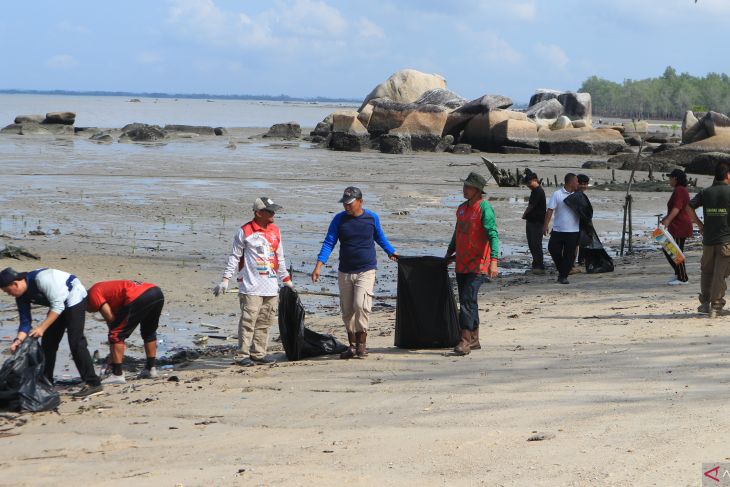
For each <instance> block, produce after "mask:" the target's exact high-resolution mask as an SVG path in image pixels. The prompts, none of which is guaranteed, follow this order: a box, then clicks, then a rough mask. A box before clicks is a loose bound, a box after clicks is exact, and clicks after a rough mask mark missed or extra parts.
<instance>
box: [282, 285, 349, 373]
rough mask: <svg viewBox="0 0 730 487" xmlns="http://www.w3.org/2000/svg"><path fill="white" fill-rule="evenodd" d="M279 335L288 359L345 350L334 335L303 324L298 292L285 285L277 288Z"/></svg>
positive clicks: (302, 309) (299, 358) (302, 310)
mask: <svg viewBox="0 0 730 487" xmlns="http://www.w3.org/2000/svg"><path fill="white" fill-rule="evenodd" d="M279 335H280V336H281V343H282V345H284V351H285V352H286V358H287V359H288V360H301V359H303V358H307V357H318V356H320V355H331V354H333V353H342V352H344V351H345V350H347V345H345V344H344V343H341V342H338V341H337V340H336V339H335V337H333V336H332V335H328V334H325V333H317V332H316V331H312V330H310V329H309V328H306V327H305V326H304V306H302V302H301V301H300V300H299V294H297V292H296V291H294V290H293V289H291V288H290V287H287V286H282V288H281V290H279Z"/></svg>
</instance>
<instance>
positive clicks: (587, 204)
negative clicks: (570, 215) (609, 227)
mask: <svg viewBox="0 0 730 487" xmlns="http://www.w3.org/2000/svg"><path fill="white" fill-rule="evenodd" d="M565 204H566V205H568V207H570V208H571V209H573V211H575V212H576V213H577V214H578V218H579V220H580V241H579V243H578V244H579V246H580V248H581V252H582V253H583V259H584V261H585V265H586V272H587V273H588V274H598V273H601V272H613V269H614V265H613V259H612V258H611V256H609V255H608V253H607V252H606V250H605V249H604V248H603V244H602V243H601V240H600V239H599V238H598V232H596V229H595V227H594V226H593V206H592V205H591V201H590V200H589V199H588V196H586V195H585V193H583V192H582V191H576V192H574V193H573V194H571V195H570V196H568V197H567V198H565Z"/></svg>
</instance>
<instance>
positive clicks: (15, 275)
mask: <svg viewBox="0 0 730 487" xmlns="http://www.w3.org/2000/svg"><path fill="white" fill-rule="evenodd" d="M0 288H1V289H2V290H3V291H4V292H5V293H6V294H8V295H10V296H12V297H14V298H15V303H16V304H17V306H18V315H19V316H20V326H19V327H18V335H17V336H16V337H15V339H14V340H13V343H12V344H11V345H10V350H11V351H12V352H15V350H17V348H18V347H19V346H20V344H21V343H22V342H23V340H26V339H28V337H31V338H42V340H41V348H42V349H43V355H44V359H45V366H44V370H43V373H44V374H45V376H46V377H47V378H48V380H49V381H51V382H53V368H54V366H55V365H56V353H57V352H58V346H59V344H60V343H61V339H62V338H63V334H64V333H67V336H68V346H69V348H70V349H71V357H72V358H73V361H74V364H76V368H77V369H78V371H79V375H80V376H81V379H82V380H83V381H84V383H85V385H84V386H83V387H82V389H81V390H80V391H78V392H76V393H75V394H74V396H76V397H85V396H90V395H93V394H98V393H100V392H101V391H102V386H101V381H100V380H99V377H98V376H97V375H96V372H95V371H94V363H93V361H92V360H91V354H89V349H88V348H87V342H86V337H85V336H84V321H85V317H86V289H85V288H84V286H83V285H82V284H81V281H79V279H78V278H77V277H76V276H74V275H73V274H69V273H68V272H63V271H59V270H57V269H45V268H43V269H36V270H34V271H30V272H16V271H15V270H14V269H12V268H11V267H7V268H5V269H3V270H2V271H0ZM33 304H39V305H41V306H47V307H48V308H49V309H48V313H47V315H46V317H45V318H44V319H43V320H42V321H41V322H40V323H38V324H37V325H36V326H35V327H32V324H33V320H32V317H31V313H30V310H31V305H33Z"/></svg>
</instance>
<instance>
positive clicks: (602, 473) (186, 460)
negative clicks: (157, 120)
mask: <svg viewBox="0 0 730 487" xmlns="http://www.w3.org/2000/svg"><path fill="white" fill-rule="evenodd" d="M254 132H255V131H254ZM259 132H260V131H259ZM231 138H233V139H234V141H236V142H237V149H236V150H235V151H232V150H230V149H226V147H225V145H226V143H227V142H228V141H227V140H225V141H221V140H220V138H219V139H218V140H216V139H212V138H211V139H201V138H198V139H195V140H190V141H186V140H180V141H174V142H171V143H168V144H166V145H162V146H151V147H148V146H137V145H128V144H112V145H104V146H100V145H96V144H93V143H91V142H88V141H84V140H72V141H56V140H53V139H50V140H47V139H44V140H40V139H38V140H35V139H33V140H27V139H24V140H18V139H17V138H15V137H1V138H0V160H1V161H2V164H3V171H2V174H0V183H2V184H3V188H5V190H4V191H3V193H2V195H0V201H2V205H3V209H4V210H5V211H4V212H3V214H2V219H1V220H0V233H1V234H3V235H4V237H3V239H2V240H3V241H4V242H7V243H13V244H15V245H22V246H24V247H27V248H28V249H30V250H32V251H33V252H36V253H39V254H40V255H41V256H42V260H41V261H40V262H37V261H24V262H18V261H11V260H2V261H0V265H2V266H5V265H13V266H15V267H16V268H19V269H25V268H30V267H35V266H40V265H42V266H52V267H59V268H63V269H67V270H70V271H73V272H74V273H75V274H76V275H78V276H79V278H80V279H81V280H82V282H84V283H87V284H90V283H92V282H95V281H97V280H102V279H114V278H134V279H143V280H151V281H153V282H155V283H157V284H159V285H160V286H161V287H162V288H163V289H164V291H165V294H166V296H167V304H166V313H167V314H166V315H165V316H164V317H163V320H162V321H163V323H164V324H165V328H163V329H162V330H161V331H162V333H161V335H162V336H163V337H164V338H165V339H167V340H170V341H172V342H179V344H180V345H185V344H186V340H188V339H189V338H190V336H191V334H192V333H196V332H198V331H199V330H201V329H202V328H203V324H213V325H216V326H221V327H222V328H221V329H222V330H224V331H225V332H226V334H228V335H233V334H235V326H236V322H237V313H238V308H237V300H236V297H235V295H234V294H229V295H226V296H224V297H222V298H218V299H214V298H213V296H212V295H211V294H210V288H211V287H212V285H213V284H214V283H215V282H216V280H217V279H218V276H219V273H220V270H221V266H222V262H223V259H224V258H225V255H226V253H227V251H228V248H229V246H230V239H231V237H232V235H233V232H234V231H235V230H236V228H237V227H238V226H239V225H240V224H242V223H243V222H245V221H246V220H247V219H248V217H249V215H250V210H249V208H250V204H251V201H252V200H253V199H254V198H255V197H257V196H260V195H262V194H266V195H268V196H271V197H272V198H274V199H275V200H277V202H278V203H280V204H282V205H283V206H284V207H285V211H283V212H282V213H281V215H279V216H278V222H277V223H278V224H279V225H280V226H281V228H282V233H283V237H284V245H285V249H286V253H287V254H288V257H289V260H290V261H291V263H292V265H293V267H294V270H295V275H294V281H295V284H296V285H297V286H298V287H299V288H300V289H302V290H304V291H314V292H316V291H320V292H321V291H325V292H336V283H335V280H334V278H333V277H334V275H335V274H334V268H332V267H330V272H329V273H328V274H326V276H330V277H327V278H325V279H323V282H322V283H321V284H318V285H317V286H312V285H311V284H308V283H307V276H306V274H305V273H306V272H309V271H310V270H311V268H312V266H313V264H314V260H315V258H316V254H317V251H318V249H319V243H320V242H321V239H322V238H323V236H324V233H325V231H326V226H327V224H328V222H329V220H330V218H331V217H332V215H333V214H334V213H335V212H337V211H339V205H338V204H337V199H338V198H339V196H340V194H341V191H342V188H343V187H344V186H346V185H348V184H357V185H359V186H360V187H361V188H362V189H363V191H364V193H365V199H366V206H368V207H370V208H372V209H374V210H375V211H377V212H378V213H379V214H380V215H381V219H382V221H383V225H384V228H385V231H386V233H387V234H388V236H389V238H390V239H391V241H392V242H393V244H394V245H395V246H396V248H397V249H398V250H399V252H400V253H401V254H404V255H406V254H410V255H413V254H416V255H426V254H435V255H441V254H442V253H443V252H444V249H445V247H446V245H447V244H448V241H449V239H450V236H451V231H452V225H453V212H454V210H455V207H456V205H457V204H458V203H459V202H460V186H461V183H460V181H459V178H463V177H464V176H465V175H466V174H467V173H468V172H469V171H471V170H480V171H482V172H483V173H484V174H486V170H485V169H484V168H483V166H482V165H481V162H480V159H479V157H478V155H474V156H457V155H451V154H416V155H408V156H405V155H399V156H389V155H384V154H380V153H369V152H365V153H336V152H330V151H323V150H316V149H312V148H311V147H310V146H309V144H304V143H302V144H298V145H294V146H292V145H291V144H289V145H286V146H282V145H277V144H276V143H274V142H268V141H264V142H262V141H253V142H251V141H248V139H247V132H244V131H241V133H240V134H235V133H234V134H233V135H232V136H231ZM246 141H248V143H246ZM590 157H591V159H595V157H594V156H590ZM490 159H492V160H494V161H495V162H497V163H498V164H500V165H504V166H505V167H506V168H512V169H514V168H517V167H519V168H521V169H523V168H524V167H530V169H532V170H534V171H536V172H538V173H540V174H541V175H543V174H544V175H545V176H549V177H552V175H553V174H557V175H558V177H560V175H562V174H564V173H565V172H567V171H569V170H570V171H574V172H575V171H576V169H577V168H579V167H580V165H581V164H582V163H583V162H584V161H585V160H586V159H585V157H580V156H567V157H566V156H560V157H553V156H529V157H528V156H516V155H491V156H490ZM581 172H586V173H588V174H590V175H591V176H592V177H594V178H599V179H603V180H608V179H610V171H607V170H584V171H581ZM616 173H617V179H621V178H624V177H625V178H628V173H627V172H626V173H624V172H623V171H616ZM701 181H703V180H701ZM706 182H707V181H705V183H706ZM547 192H548V193H549V190H548V191H547ZM487 193H488V196H489V197H490V198H491V199H492V204H493V206H494V208H495V211H496V214H497V218H498V225H499V228H500V237H501V239H502V240H503V242H504V243H505V249H508V250H507V251H506V252H505V254H504V255H503V260H505V261H509V262H517V263H522V264H525V263H526V262H527V255H526V254H525V253H524V251H523V250H522V243H523V238H522V233H523V223H522V221H521V220H520V219H519V216H520V215H521V213H522V211H523V209H524V205H525V202H524V196H526V195H527V190H526V189H524V188H497V187H496V186H489V187H488V191H487ZM590 196H591V199H592V201H593V205H594V207H595V208H596V209H597V210H598V211H599V214H598V218H597V221H596V226H597V228H598V229H599V231H600V232H601V233H602V237H603V239H604V240H605V241H606V242H607V243H608V244H609V246H611V247H615V246H616V244H617V240H618V238H619V237H620V225H621V222H620V219H621V204H622V202H623V194H622V193H619V192H592V193H590ZM667 198H668V194H667V193H635V194H634V203H633V204H634V211H635V214H634V223H635V225H636V228H637V235H636V238H637V243H639V244H645V243H646V242H647V240H646V236H645V231H646V230H648V229H649V228H650V227H651V225H652V224H654V223H655V222H656V218H655V217H654V216H653V215H654V214H656V213H660V212H662V210H663V209H664V208H665V204H666V199H667ZM36 229H40V230H41V231H43V232H45V233H46V234H47V235H39V236H31V235H28V232H29V231H30V230H36ZM54 229H58V234H54V232H53V230H54ZM381 257H382V256H381ZM688 259H689V265H688V271H689V275H690V284H689V285H688V286H677V287H670V286H666V281H667V280H668V279H669V278H670V277H671V276H670V273H671V270H670V269H669V267H668V265H667V263H666V261H665V260H664V257H663V256H662V255H661V254H659V253H658V251H656V252H642V253H640V254H637V255H634V256H630V257H627V258H625V259H623V260H620V261H617V270H616V272H614V273H613V274H604V275H597V276H587V275H585V274H580V275H577V276H571V285H570V286H560V287H557V286H556V285H555V284H554V283H553V281H554V279H555V276H551V275H547V276H526V275H521V274H518V273H513V274H509V275H506V276H504V277H500V278H498V279H496V280H495V281H494V282H492V283H489V284H485V285H484V286H483V287H482V296H481V299H480V310H481V317H482V321H483V331H482V336H483V337H484V339H483V349H482V350H480V351H475V352H473V353H472V354H471V355H469V356H468V357H466V358H457V357H453V356H450V355H449V353H448V352H447V351H444V350H421V351H409V350H399V349H395V348H393V346H392V343H393V336H392V335H393V328H394V320H395V313H394V308H392V307H391V306H392V305H394V301H393V300H390V299H386V298H385V297H387V296H389V295H391V294H392V293H393V289H394V282H395V272H396V268H395V266H394V265H393V264H391V263H388V262H387V261H385V260H384V259H383V260H382V261H381V269H380V271H379V273H380V276H381V278H380V280H379V282H378V284H377V286H376V294H378V295H380V296H381V297H380V298H379V299H378V300H377V303H378V305H379V306H378V310H377V311H376V313H375V315H374V316H373V319H372V322H373V327H372V328H373V330H372V331H373V332H372V335H371V336H372V352H371V355H370V357H369V358H368V359H367V360H365V361H340V360H335V359H319V360H310V361H305V362H299V363H288V362H285V361H283V355H282V354H281V353H280V352H279V353H278V356H279V357H281V358H282V361H281V362H280V363H277V364H275V365H274V366H271V367H257V368H252V369H240V368H237V367H235V366H233V365H231V360H230V358H228V357H227V356H225V355H222V356H218V357H207V358H202V359H199V360H195V361H193V362H190V363H188V364H183V366H176V367H175V369H173V370H172V371H169V370H168V371H165V372H164V374H163V377H162V378H160V379H158V380H156V381H130V382H129V383H128V385H126V386H118V387H109V388H107V390H106V393H105V394H104V395H101V396H97V397H93V398H91V399H89V400H87V401H73V400H71V398H70V397H65V398H64V402H63V404H62V405H61V407H60V409H59V414H55V413H44V414H38V415H34V416H29V415H23V416H19V417H17V416H15V415H7V416H2V417H0V423H1V425H0V442H2V443H0V444H2V447H3V452H5V454H4V455H3V457H2V459H0V465H1V466H2V468H3V471H4V474H5V478H7V479H13V483H14V484H15V485H47V484H48V483H51V482H53V483H55V484H59V485H72V484H73V485H78V484H79V483H87V484H93V485H128V484H129V483H130V482H134V483H135V484H138V485H160V484H165V485H168V484H169V485H176V484H181V485H186V486H190V485H312V484H317V485H341V484H342V482H343V479H347V481H348V482H350V483H352V484H354V485H363V486H364V485H375V484H382V485H409V484H415V483H419V484H424V485H490V486H491V485H546V486H548V485H576V486H577V485H581V486H583V485H602V486H603V485H616V486H633V485H653V484H656V485H696V484H697V482H698V479H699V478H701V471H700V470H701V463H702V462H711V461H720V460H723V459H724V458H725V457H726V456H727V453H726V444H727V442H726V438H725V435H724V434H723V431H725V430H726V429H727V428H728V427H729V426H730V425H729V424H728V423H729V422H730V420H728V419H727V414H724V411H726V405H727V402H728V398H729V397H728V396H730V392H729V391H728V379H727V374H726V370H727V368H728V367H730V353H729V352H728V349H729V347H728V345H730V332H728V330H727V327H726V326H724V323H725V322H724V321H722V320H716V321H715V320H713V321H709V320H708V319H706V318H701V317H700V316H699V315H698V314H697V313H696V312H695V308H696V306H697V303H696V294H697V291H698V284H697V283H698V276H699V269H698V262H699V251H698V250H696V247H694V250H690V251H689V253H688ZM331 263H334V262H331ZM310 298H311V299H310ZM3 299H4V302H3V304H4V305H8V304H11V302H10V301H9V299H8V298H3ZM305 305H306V307H307V308H308V311H309V312H310V313H309V314H308V315H307V322H308V324H309V325H310V326H312V327H313V328H315V329H318V330H322V331H332V332H335V333H336V334H337V335H338V336H340V337H342V336H343V333H342V330H341V325H340V324H339V320H338V317H337V308H336V300H335V298H323V297H316V298H315V297H314V296H310V297H307V295H305ZM1 317H2V334H3V335H6V334H9V333H12V328H13V326H14V322H13V318H14V317H13V316H12V312H10V311H6V310H3V314H2V315H1ZM89 327H90V334H95V335H93V336H95V337H96V342H100V341H101V340H102V339H103V325H102V324H100V323H97V322H93V321H91V320H90V321H89ZM181 328H185V329H187V330H179V329H181ZM93 341H94V340H93V339H92V342H93ZM64 350H65V349H64ZM59 372H60V371H59ZM72 372H73V370H71V371H69V372H68V373H69V374H71V373H72ZM173 376H174V377H176V378H177V379H178V380H177V381H175V380H174V379H173V380H169V379H171V378H172V377H173ZM543 433H544V435H545V438H546V439H545V440H543V441H527V439H528V438H530V437H532V436H534V435H536V434H537V435H540V434H543ZM553 435H554V436H553Z"/></svg>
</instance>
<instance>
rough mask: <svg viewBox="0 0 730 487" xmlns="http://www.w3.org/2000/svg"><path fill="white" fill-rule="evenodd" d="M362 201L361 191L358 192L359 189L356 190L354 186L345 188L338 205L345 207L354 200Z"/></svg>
mask: <svg viewBox="0 0 730 487" xmlns="http://www.w3.org/2000/svg"><path fill="white" fill-rule="evenodd" d="M359 199H362V191H360V188H356V187H355V186H348V187H346V188H345V191H344V192H343V193H342V198H340V203H344V204H346V205H349V204H350V203H352V202H353V201H355V200H359Z"/></svg>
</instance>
